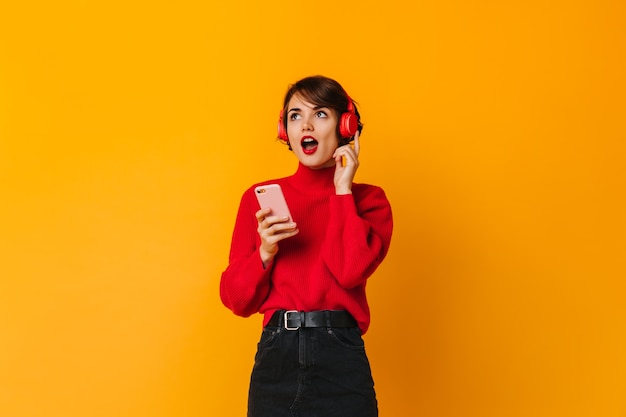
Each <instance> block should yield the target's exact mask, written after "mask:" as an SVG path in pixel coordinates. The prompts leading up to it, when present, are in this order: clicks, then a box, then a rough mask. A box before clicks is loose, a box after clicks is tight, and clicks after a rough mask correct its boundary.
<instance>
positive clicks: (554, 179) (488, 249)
mask: <svg viewBox="0 0 626 417" xmlns="http://www.w3.org/2000/svg"><path fill="white" fill-rule="evenodd" d="M11 3H12V5H10V6H7V5H3V6H2V7H1V10H0V196H1V198H2V200H1V204H0V415H1V416H6V417H27V416H28V417H31V416H32V417H42V416H45V417H57V416H59V417H78V416H80V417H84V416H89V417H99V416H102V417H111V416H116V417H131V416H132V417H138V416H146V417H160V416H242V415H244V410H245V402H246V394H247V392H246V390H247V384H248V376H249V372H250V368H251V365H252V360H253V355H254V351H255V348H256V342H257V338H258V335H259V332H260V317H253V318H249V319H241V318H238V317H235V316H234V315H232V314H231V313H230V312H229V311H228V310H226V309H225V308H224V307H223V306H222V305H221V304H220V301H219V296H218V283H219V277H220V273H221V271H222V270H223V269H224V268H225V266H226V262H227V255H228V245H229V239H230V234H231V230H232V226H233V222H234V217H235V212H236V209H237V204H238V201H239V197H240V195H241V193H242V192H243V190H244V189H245V188H246V187H248V186H249V185H250V184H251V183H252V182H255V181H258V180H262V179H266V178H270V177H275V176H279V175H281V176H282V175H288V174H290V173H292V172H293V171H294V169H295V164H296V161H295V158H294V157H293V155H291V154H290V153H289V152H288V151H286V150H285V149H284V148H283V147H282V146H280V145H279V144H277V143H276V142H275V125H276V117H277V114H278V109H279V107H280V102H281V99H282V95H283V93H284V91H285V89H286V88H287V84H288V83H290V82H293V81H295V80H297V79H298V78H301V77H303V76H306V75H311V74H317V73H321V74H325V75H328V76H331V77H335V78H337V79H338V80H339V81H341V82H342V83H343V84H344V86H345V87H346V89H347V90H348V91H349V92H350V94H351V95H352V96H353V97H354V98H355V99H356V100H357V101H359V102H360V104H361V111H362V113H363V116H364V122H365V124H366V130H365V132H364V135H363V137H362V165H361V168H360V169H359V172H358V175H357V177H358V178H357V180H358V181H361V182H372V183H376V184H379V185H381V186H383V187H384V188H385V190H386V191H387V193H388V196H389V198H390V200H391V202H392V205H393V207H394V213H395V221H396V229H395V235H394V240H393V242H392V247H391V251H390V254H389V256H388V258H387V260H386V262H385V263H384V264H383V265H382V267H381V268H380V270H379V271H378V272H377V273H376V274H375V276H374V277H373V278H372V280H371V282H370V285H369V294H370V300H371V307H372V310H373V321H372V327H371V330H370V332H369V333H368V334H367V335H366V343H367V344H368V352H369V355H370V359H371V361H372V366H373V372H374V376H375V379H376V381H377V389H378V394H379V400H380V410H381V416H382V417H394V416H437V417H458V416H464V417H471V416H477V417H479V416H480V417H489V416H493V417H501V416H507V417H511V416H528V417H531V416H532V417H543V416H546V417H553V416H568V417H576V416H594V417H623V416H626V359H625V355H624V352H626V303H625V302H624V299H625V298H626V297H625V295H626V291H625V290H626V288H625V284H624V277H626V256H625V255H626V214H625V213H626V198H625V197H624V189H625V187H626V169H625V168H624V160H625V157H626V142H625V139H626V123H625V117H624V116H625V111H626V104H625V103H626V101H625V100H624V97H625V96H626V82H625V79H626V77H624V74H626V59H625V56H626V54H625V53H626V32H625V31H624V27H626V18H625V16H626V13H625V12H626V8H625V6H624V5H623V3H622V2H617V1H608V0H600V1H590V0H589V1H574V2H571V1H557V2H540V1H530V2H514V3H510V2H495V1H494V2H489V1H482V2H466V1H460V0H453V1H447V2H431V3H423V4H420V3H418V2H409V1H406V2H399V1H394V0H392V1H387V2H373V1H363V0H359V1H357V0H350V1H346V2H341V3H342V5H341V6H338V5H336V4H335V3H336V2H313V3H294V2H284V3H283V2H264V3H261V2H256V1H247V2H245V3H246V4H241V2H222V3H224V5H221V6H211V5H210V4H211V3H217V2H205V1H193V0H191V1H187V0H183V1H179V2H173V3H171V4H169V2H157V3H154V2H147V1H136V2H122V1H115V0H114V1H112V2H98V4H95V2H70V1H67V0H60V1H55V2H29V1H25V2H17V1H15V2H11Z"/></svg>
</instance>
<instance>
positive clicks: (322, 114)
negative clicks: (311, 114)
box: [315, 110, 328, 118]
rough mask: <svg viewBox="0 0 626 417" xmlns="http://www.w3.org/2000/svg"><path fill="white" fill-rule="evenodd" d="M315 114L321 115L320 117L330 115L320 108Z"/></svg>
mask: <svg viewBox="0 0 626 417" xmlns="http://www.w3.org/2000/svg"><path fill="white" fill-rule="evenodd" d="M315 116H316V117H320V118H321V117H328V115H327V114H326V112H325V111H322V110H320V111H318V112H317V113H315Z"/></svg>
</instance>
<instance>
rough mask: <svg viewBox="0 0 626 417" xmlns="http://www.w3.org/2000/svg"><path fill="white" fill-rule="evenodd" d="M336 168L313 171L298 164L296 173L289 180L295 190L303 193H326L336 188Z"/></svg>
mask: <svg viewBox="0 0 626 417" xmlns="http://www.w3.org/2000/svg"><path fill="white" fill-rule="evenodd" d="M334 176H335V167H334V166H332V167H330V168H321V169H311V168H309V167H307V166H304V165H302V163H298V169H297V170H296V173H295V174H293V175H292V176H291V177H290V178H289V183H291V184H292V185H293V186H294V187H295V188H298V189H300V190H303V191H309V192H315V191H326V190H330V189H334V188H335V183H334Z"/></svg>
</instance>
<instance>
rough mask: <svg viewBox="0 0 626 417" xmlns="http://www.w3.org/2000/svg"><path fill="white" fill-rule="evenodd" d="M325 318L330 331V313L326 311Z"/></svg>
mask: <svg viewBox="0 0 626 417" xmlns="http://www.w3.org/2000/svg"><path fill="white" fill-rule="evenodd" d="M324 316H325V317H326V327H327V328H329V329H330V328H331V327H332V326H331V323H330V311H328V310H324Z"/></svg>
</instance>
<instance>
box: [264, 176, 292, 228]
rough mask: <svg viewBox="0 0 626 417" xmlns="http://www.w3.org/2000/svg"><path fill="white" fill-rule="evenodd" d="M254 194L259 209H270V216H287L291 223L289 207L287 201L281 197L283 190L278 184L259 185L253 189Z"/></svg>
mask: <svg viewBox="0 0 626 417" xmlns="http://www.w3.org/2000/svg"><path fill="white" fill-rule="evenodd" d="M254 194H255V195H256V199H257V200H258V201H259V206H261V208H267V207H269V208H271V209H272V212H271V213H270V214H271V215H272V216H287V217H289V220H290V221H293V218H292V217H291V213H290V212H289V207H288V206H287V200H285V196H284V195H283V190H282V189H281V188H280V185H278V184H266V185H260V186H258V187H255V188H254Z"/></svg>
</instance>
